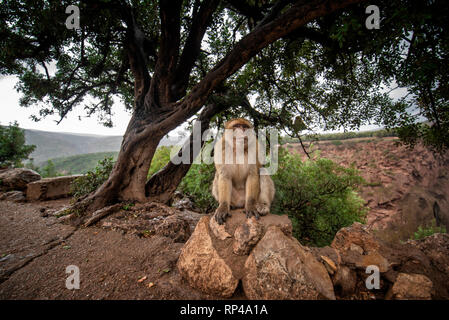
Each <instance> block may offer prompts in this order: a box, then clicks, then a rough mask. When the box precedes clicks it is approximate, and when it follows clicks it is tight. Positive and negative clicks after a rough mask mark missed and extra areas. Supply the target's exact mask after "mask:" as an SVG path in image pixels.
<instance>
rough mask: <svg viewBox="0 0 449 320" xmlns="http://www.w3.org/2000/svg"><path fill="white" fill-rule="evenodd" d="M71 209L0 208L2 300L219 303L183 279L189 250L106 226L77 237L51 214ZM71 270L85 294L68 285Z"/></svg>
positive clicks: (55, 204) (5, 204)
mask: <svg viewBox="0 0 449 320" xmlns="http://www.w3.org/2000/svg"><path fill="white" fill-rule="evenodd" d="M68 202H69V200H68V199H63V200H54V201H46V202H34V203H14V202H10V201H0V299H213V298H215V297H212V296H208V295H205V294H202V293H200V292H197V291H195V290H194V289H192V288H190V287H189V286H188V284H187V283H185V282H184V281H183V280H182V278H181V277H180V275H179V274H178V271H177V268H176V261H177V259H178V256H179V253H180V250H181V248H182V246H183V243H176V242H174V241H173V239H171V238H169V237H163V236H159V235H154V236H151V237H150V236H149V237H142V236H141V235H139V234H138V233H133V232H126V231H124V230H107V229H104V228H102V227H100V226H93V227H89V228H81V229H78V230H75V229H74V228H73V227H71V226H68V225H63V224H61V223H59V222H58V221H57V218H55V217H53V216H52V215H51V212H52V211H56V210H57V209H60V208H62V207H63V206H65V205H67V204H68ZM44 209H45V211H44ZM41 211H44V212H41ZM47 212H50V214H49V215H48V216H46V214H47ZM69 265H76V266H78V267H79V269H80V280H81V281H80V289H79V290H69V289H67V288H66V286H65V282H66V279H67V277H68V276H69V274H66V267H67V266H69ZM142 279H143V280H142ZM139 280H141V281H140V282H139Z"/></svg>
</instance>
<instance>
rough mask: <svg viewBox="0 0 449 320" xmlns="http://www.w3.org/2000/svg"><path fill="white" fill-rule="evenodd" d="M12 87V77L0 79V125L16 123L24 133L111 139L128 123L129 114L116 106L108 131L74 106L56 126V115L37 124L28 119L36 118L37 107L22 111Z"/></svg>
mask: <svg viewBox="0 0 449 320" xmlns="http://www.w3.org/2000/svg"><path fill="white" fill-rule="evenodd" d="M16 83H17V78H16V77H13V76H8V77H2V78H0V99H1V101H0V105H1V113H0V124H2V125H7V124H9V123H10V122H14V121H15V120H17V122H18V123H19V126H20V127H21V128H24V129H36V130H43V131H55V132H70V133H87V134H99V135H114V136H115V135H123V134H124V133H125V130H126V126H127V125H128V122H129V120H130V119H131V114H130V113H129V112H127V111H125V107H124V106H123V105H119V103H117V104H116V105H115V106H114V107H113V109H112V111H113V113H114V115H113V122H114V127H112V128H107V127H104V126H103V125H101V124H99V123H98V121H97V117H96V115H93V116H92V117H90V118H88V117H86V116H85V112H84V110H83V107H82V106H78V107H77V108H75V110H74V111H72V112H70V113H69V114H68V116H67V118H65V119H64V120H62V121H61V123H60V124H59V125H58V124H56V120H59V117H58V116H57V115H54V116H47V117H46V118H44V119H42V120H41V121H39V122H34V121H33V120H31V119H30V116H31V115H32V114H35V115H38V114H39V113H38V112H39V108H38V107H37V106H34V107H27V108H25V107H21V106H20V105H19V99H20V96H21V93H19V92H17V91H16V89H14V86H15V84H16ZM79 116H81V120H79V118H78V117H79Z"/></svg>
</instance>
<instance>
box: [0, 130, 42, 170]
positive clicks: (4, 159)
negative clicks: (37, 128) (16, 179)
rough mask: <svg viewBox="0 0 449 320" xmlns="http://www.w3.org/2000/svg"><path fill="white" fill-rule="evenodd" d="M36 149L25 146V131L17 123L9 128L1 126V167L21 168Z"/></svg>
mask: <svg viewBox="0 0 449 320" xmlns="http://www.w3.org/2000/svg"><path fill="white" fill-rule="evenodd" d="M35 148H36V146H34V145H25V135H24V131H23V130H22V129H20V128H19V124H18V123H17V121H15V122H14V123H13V124H11V123H10V124H9V126H7V127H4V126H0V167H9V166H15V167H21V166H22V160H25V159H29V156H30V154H31V153H32V152H33V151H34V149H35Z"/></svg>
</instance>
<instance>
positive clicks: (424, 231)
mask: <svg viewBox="0 0 449 320" xmlns="http://www.w3.org/2000/svg"><path fill="white" fill-rule="evenodd" d="M434 233H446V227H445V226H439V227H438V226H437V225H436V222H435V219H434V220H432V223H431V224H430V225H427V226H419V227H418V230H417V231H416V232H415V233H414V239H415V240H421V239H424V238H425V237H428V236H431V235H432V234H434Z"/></svg>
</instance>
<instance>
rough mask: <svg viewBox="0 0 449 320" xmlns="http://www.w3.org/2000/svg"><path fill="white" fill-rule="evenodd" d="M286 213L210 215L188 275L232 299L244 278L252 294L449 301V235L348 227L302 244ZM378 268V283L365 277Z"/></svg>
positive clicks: (185, 264) (182, 263)
mask: <svg viewBox="0 0 449 320" xmlns="http://www.w3.org/2000/svg"><path fill="white" fill-rule="evenodd" d="M291 235H292V228H291V222H290V220H289V219H288V217H287V216H277V215H267V216H264V217H261V218H260V219H259V220H256V219H255V218H251V219H246V216H245V214H244V213H242V212H233V213H232V216H231V217H229V218H228V219H227V221H226V223H225V224H224V225H218V224H216V223H215V222H214V219H213V218H210V217H209V216H206V217H203V218H202V219H201V220H200V223H198V225H197V227H196V229H195V231H194V232H193V234H192V236H191V237H190V239H189V241H187V243H186V245H185V246H184V248H183V249H182V253H181V256H180V259H179V261H178V269H179V270H180V273H181V275H182V276H183V277H184V278H185V279H187V281H188V282H189V283H190V285H191V286H192V287H194V288H197V289H200V290H202V291H204V292H206V293H209V294H213V295H217V296H220V297H231V296H232V295H233V293H234V291H235V290H236V288H237V287H238V283H239V282H240V281H241V282H242V289H243V293H244V294H245V295H246V297H247V298H249V299H323V298H324V299H335V298H337V299H358V300H359V299H362V300H363V299H449V235H448V234H434V235H432V236H429V237H426V238H424V239H422V240H410V241H407V242H406V243H396V244H392V243H386V242H384V241H382V240H381V239H379V238H378V237H377V236H376V234H375V233H374V232H371V231H369V230H368V228H367V227H366V226H365V225H362V224H360V223H354V224H353V225H352V226H349V227H346V228H342V229H341V230H340V231H339V232H338V233H337V234H336V235H335V238H334V241H333V242H332V244H331V246H327V247H322V248H314V247H311V248H309V247H305V246H302V245H301V244H300V243H299V242H298V241H297V240H296V239H294V238H293V237H292V236H291ZM371 265H375V266H377V267H378V269H379V288H378V289H377V288H375V289H374V288H372V289H371V288H370V289H369V288H367V285H366V280H367V279H368V277H369V276H371V275H373V273H370V272H368V273H367V272H366V271H367V267H368V266H371Z"/></svg>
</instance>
